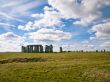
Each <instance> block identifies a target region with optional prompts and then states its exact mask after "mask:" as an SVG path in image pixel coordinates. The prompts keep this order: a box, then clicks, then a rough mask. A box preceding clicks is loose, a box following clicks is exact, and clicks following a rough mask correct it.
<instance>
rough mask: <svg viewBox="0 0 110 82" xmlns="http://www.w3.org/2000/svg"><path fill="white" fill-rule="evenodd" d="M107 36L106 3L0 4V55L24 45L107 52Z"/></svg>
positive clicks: (44, 0) (109, 6)
mask: <svg viewBox="0 0 110 82" xmlns="http://www.w3.org/2000/svg"><path fill="white" fill-rule="evenodd" d="M7 3H8V4H7ZM109 36H110V0H0V52H9V51H20V48H21V46H22V45H28V44H42V45H46V44H53V45H54V50H57V51H58V50H59V46H62V47H63V49H64V50H68V49H69V50H88V51H92V50H96V49H98V50H102V49H106V50H110V37H109Z"/></svg>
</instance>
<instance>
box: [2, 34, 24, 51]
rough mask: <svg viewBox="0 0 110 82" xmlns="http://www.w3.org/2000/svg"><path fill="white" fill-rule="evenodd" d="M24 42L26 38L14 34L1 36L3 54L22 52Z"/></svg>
mask: <svg viewBox="0 0 110 82" xmlns="http://www.w3.org/2000/svg"><path fill="white" fill-rule="evenodd" d="M23 42H24V38H23V37H21V36H18V35H16V34H14V33H13V32H7V33H4V34H1V35H0V50H2V52H8V51H20V48H21V45H22V43H23Z"/></svg>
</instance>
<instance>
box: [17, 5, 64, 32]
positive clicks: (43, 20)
mask: <svg viewBox="0 0 110 82" xmlns="http://www.w3.org/2000/svg"><path fill="white" fill-rule="evenodd" d="M31 16H32V17H34V18H35V21H34V22H31V26H30V22H28V23H27V24H26V25H24V26H21V25H20V26H18V28H19V29H21V30H27V31H29V30H34V29H39V28H43V27H56V26H60V27H61V26H62V25H63V23H62V22H61V17H62V16H61V14H60V13H59V12H57V11H55V10H54V9H53V8H51V7H47V6H46V7H44V13H40V14H32V15H31Z"/></svg>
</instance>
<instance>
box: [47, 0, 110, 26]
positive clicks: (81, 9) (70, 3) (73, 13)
mask: <svg viewBox="0 0 110 82" xmlns="http://www.w3.org/2000/svg"><path fill="white" fill-rule="evenodd" d="M48 3H49V4H50V5H51V6H52V7H53V8H56V9H57V10H58V11H59V12H60V13H61V15H63V17H64V18H67V19H68V18H79V19H80V21H76V22H74V24H82V25H86V24H89V23H91V22H92V21H94V20H96V19H98V18H100V17H101V16H102V15H101V11H100V8H102V7H104V6H107V5H110V0H82V1H81V3H78V2H77V0H48ZM65 9H66V10H65Z"/></svg>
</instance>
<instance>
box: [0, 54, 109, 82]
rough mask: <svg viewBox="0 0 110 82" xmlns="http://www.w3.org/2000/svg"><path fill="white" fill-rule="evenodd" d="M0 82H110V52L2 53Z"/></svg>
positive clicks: (0, 57)
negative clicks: (27, 60)
mask: <svg viewBox="0 0 110 82" xmlns="http://www.w3.org/2000/svg"><path fill="white" fill-rule="evenodd" d="M17 58H19V59H20V58H22V59H23V58H28V59H29V58H31V59H32V58H42V59H44V60H45V61H36V62H35V61H29V62H19V61H13V62H6V63H3V64H2V63H1V64H0V82H110V52H105V53H104V52H102V53H101V52H98V53H95V52H65V53H0V61H3V60H8V59H17Z"/></svg>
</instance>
